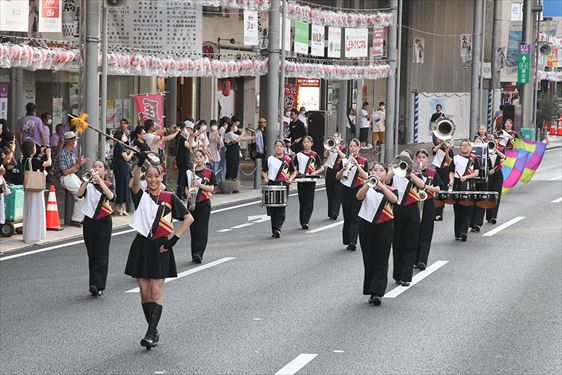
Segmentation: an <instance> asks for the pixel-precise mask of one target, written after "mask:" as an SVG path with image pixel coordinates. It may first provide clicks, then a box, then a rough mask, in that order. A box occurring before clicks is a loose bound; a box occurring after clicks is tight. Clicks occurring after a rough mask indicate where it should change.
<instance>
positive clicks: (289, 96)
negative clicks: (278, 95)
mask: <svg viewBox="0 0 562 375" xmlns="http://www.w3.org/2000/svg"><path fill="white" fill-rule="evenodd" d="M297 94H298V87H297V85H295V84H292V83H286V84H285V95H284V97H285V105H284V106H283V108H285V109H287V108H289V109H296V108H297Z"/></svg>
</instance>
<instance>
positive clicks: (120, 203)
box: [113, 128, 135, 216]
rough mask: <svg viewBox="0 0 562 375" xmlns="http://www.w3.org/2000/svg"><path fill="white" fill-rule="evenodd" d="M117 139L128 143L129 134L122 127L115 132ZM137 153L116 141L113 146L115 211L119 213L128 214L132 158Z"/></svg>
mask: <svg viewBox="0 0 562 375" xmlns="http://www.w3.org/2000/svg"><path fill="white" fill-rule="evenodd" d="M115 139H118V140H121V142H123V143H125V144H128V143H129V137H128V135H127V134H126V133H125V132H124V131H123V130H122V128H120V129H119V130H117V131H116V132H115ZM134 156H135V153H134V152H133V151H131V150H129V149H127V148H125V146H123V144H121V143H119V142H115V147H113V173H114V175H115V212H116V214H117V215H121V216H127V215H128V213H127V202H129V197H130V195H129V194H130V193H129V174H130V172H131V160H132V159H133V157H134Z"/></svg>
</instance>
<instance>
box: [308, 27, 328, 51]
mask: <svg viewBox="0 0 562 375" xmlns="http://www.w3.org/2000/svg"><path fill="white" fill-rule="evenodd" d="M324 29H325V28H324V26H320V25H312V31H311V35H312V38H311V44H310V54H311V55H312V56H322V57H324Z"/></svg>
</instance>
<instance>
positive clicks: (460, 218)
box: [453, 203, 474, 238]
mask: <svg viewBox="0 0 562 375" xmlns="http://www.w3.org/2000/svg"><path fill="white" fill-rule="evenodd" d="M453 209H454V210H455V238H456V237H460V236H461V235H462V234H464V235H467V236H468V226H469V224H470V218H471V217H472V211H473V210H474V207H472V206H468V207H467V206H463V205H461V204H458V203H455V204H454V205H453Z"/></svg>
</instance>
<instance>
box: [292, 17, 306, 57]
mask: <svg viewBox="0 0 562 375" xmlns="http://www.w3.org/2000/svg"><path fill="white" fill-rule="evenodd" d="M295 52H296V53H301V54H303V55H308V23H304V22H299V21H295Z"/></svg>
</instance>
